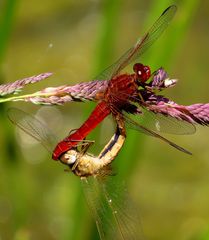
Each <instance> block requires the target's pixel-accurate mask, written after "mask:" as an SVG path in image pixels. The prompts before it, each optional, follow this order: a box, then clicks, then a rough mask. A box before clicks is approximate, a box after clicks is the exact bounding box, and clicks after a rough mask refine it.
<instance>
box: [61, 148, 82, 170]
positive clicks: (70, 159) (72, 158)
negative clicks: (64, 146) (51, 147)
mask: <svg viewBox="0 0 209 240" xmlns="http://www.w3.org/2000/svg"><path fill="white" fill-rule="evenodd" d="M77 158H78V152H77V151H76V150H69V151H67V152H66V153H64V154H63V155H62V156H61V157H60V161H61V162H62V163H64V164H66V165H69V166H70V165H73V164H74V163H75V162H76V161H77Z"/></svg>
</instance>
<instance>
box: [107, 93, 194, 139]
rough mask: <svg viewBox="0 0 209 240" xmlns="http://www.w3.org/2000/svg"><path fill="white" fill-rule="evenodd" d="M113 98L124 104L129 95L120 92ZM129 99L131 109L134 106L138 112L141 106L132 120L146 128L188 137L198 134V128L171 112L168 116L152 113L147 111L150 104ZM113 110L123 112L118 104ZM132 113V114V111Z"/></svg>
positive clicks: (137, 99) (134, 98) (132, 97)
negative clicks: (172, 114)
mask: <svg viewBox="0 0 209 240" xmlns="http://www.w3.org/2000/svg"><path fill="white" fill-rule="evenodd" d="M111 97H112V99H113V101H115V102H116V103H117V102H119V103H120V102H124V101H125V100H126V99H127V94H126V93H123V92H118V94H117V95H115V94H114V93H111ZM128 98H129V99H130V100H129V102H127V104H128V105H129V106H130V107H131V106H133V107H135V108H134V109H135V110H136V109H138V105H139V106H140V108H139V109H138V110H139V112H138V111H137V114H136V113H135V112H133V113H134V114H132V118H133V119H134V120H136V122H137V123H139V124H141V125H143V126H144V127H147V128H149V129H151V130H153V131H157V132H162V133H169V134H175V135H188V134H194V133H195V132H196V127H195V126H194V124H192V123H190V122H187V121H186V120H183V119H181V120H180V118H175V117H174V116H170V115H169V112H168V113H167V114H162V113H155V112H152V111H150V110H148V109H147V108H149V105H148V104H146V103H143V105H141V103H140V101H141V100H140V99H139V98H138V97H134V96H130V97H128ZM124 99H125V100H124ZM113 108H114V109H116V111H117V112H120V111H121V110H120V109H119V108H117V105H116V104H114V107H113ZM130 109H131V108H129V107H128V108H127V109H126V110H127V111H129V110H130ZM130 113H132V112H131V111H130ZM122 114H123V113H122Z"/></svg>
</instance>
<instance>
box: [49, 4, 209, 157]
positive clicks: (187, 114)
mask: <svg viewBox="0 0 209 240" xmlns="http://www.w3.org/2000/svg"><path fill="white" fill-rule="evenodd" d="M176 10H177V7H176V6H175V5H172V6H170V7H168V8H167V9H166V10H165V11H164V12H163V13H162V15H161V16H160V17H159V18H158V19H157V21H156V22H155V23H154V24H153V26H152V27H151V28H150V30H149V31H148V32H147V33H146V34H145V35H144V36H143V37H142V38H141V39H140V40H138V41H137V42H136V44H135V45H134V46H133V47H132V48H130V49H129V50H128V51H127V52H125V53H124V54H123V55H122V56H121V57H120V58H119V59H118V60H117V61H116V62H115V63H114V64H113V65H111V66H110V67H108V68H107V69H105V70H104V71H103V72H102V73H101V75H99V77H97V78H96V79H97V80H103V81H101V82H100V83H99V82H98V81H92V82H90V83H89V86H88V83H87V84H86V86H88V87H89V91H91V92H94V90H96V93H94V94H92V95H93V97H92V98H90V97H87V99H91V100H92V99H93V100H95V101H99V103H98V105H97V106H96V108H95V109H94V110H93V112H92V113H91V115H90V116H89V118H88V119H87V120H86V121H85V122H84V124H83V125H82V126H81V127H80V128H79V129H78V130H77V131H76V132H74V133H73V134H70V135H69V136H67V137H66V138H65V139H64V140H63V141H61V142H59V143H58V144H57V146H56V148H55V149H54V151H53V156H52V157H53V159H54V160H57V159H59V158H60V156H61V155H63V154H64V153H65V152H66V151H68V150H69V149H71V148H72V147H73V146H75V145H76V144H77V143H78V142H79V141H82V140H83V139H85V137H86V136H87V135H88V134H89V133H90V132H91V131H92V130H93V129H94V128H95V127H96V126H97V125H98V124H99V123H100V122H101V121H103V119H104V118H106V117H107V116H108V115H109V114H112V115H113V116H114V118H115V119H116V120H117V119H119V117H121V116H123V119H124V120H125V121H126V122H127V123H128V125H131V127H132V128H134V129H136V130H138V131H141V132H143V133H146V134H148V135H151V136H153V137H156V138H159V139H161V140H163V141H164V142H166V143H168V144H170V145H171V146H173V147H175V148H176V149H178V150H180V151H182V152H185V153H187V154H191V153H190V152H189V151H187V150H186V149H184V148H182V147H180V146H178V145H176V144H175V143H173V142H171V141H169V140H167V139H166V138H164V137H162V136H161V135H159V134H157V133H156V132H154V131H152V130H151V129H150V128H148V127H149V126H151V127H152V128H154V130H155V131H162V132H163V131H164V132H172V133H176V134H191V133H194V132H195V127H194V125H193V124H194V123H199V124H208V118H207V119H206V120H205V119H199V117H200V116H199V115H198V117H196V116H195V111H194V109H193V108H192V107H193V106H195V105H191V106H182V105H178V104H176V103H174V102H172V101H170V100H169V99H166V98H163V97H162V96H159V95H156V94H155V90H156V89H158V90H162V89H163V88H166V81H167V78H166V76H164V75H166V73H165V72H164V71H163V69H159V70H158V71H157V73H154V74H153V75H151V70H150V68H149V66H144V65H143V64H141V63H135V64H134V66H133V70H134V73H133V74H126V73H125V74H121V71H122V70H123V69H124V68H125V67H126V66H127V65H128V64H130V63H131V62H134V61H135V60H136V59H137V58H138V57H140V56H141V55H142V54H143V53H144V52H145V51H146V50H147V49H148V48H149V47H150V46H151V45H152V44H153V43H154V42H155V41H156V40H157V39H158V38H159V37H160V35H161V34H162V33H163V32H164V30H165V29H166V28H167V26H168V25H169V23H170V21H171V20H172V18H173V17H174V15H175V12H176ZM153 76H154V77H153ZM158 78H159V79H160V80H159V79H158ZM149 79H151V80H150V82H149V83H148V80H149ZM156 82H157V84H156ZM160 82H163V83H164V86H163V87H162V88H161V86H160ZM168 82H169V81H168ZM175 82H176V81H175V80H173V81H172V80H170V82H169V84H168V85H169V86H170V85H174V84H175ZM81 85H82V86H85V83H81V84H80V85H79V84H78V85H77V86H75V89H76V87H78V86H79V87H80V86H81ZM97 85H100V89H95V86H97ZM82 86H81V88H82ZM91 89H92V90H91ZM78 95H79V94H78ZM81 95H82V93H81V94H80V97H79V99H82V96H81ZM72 96H73V95H72ZM84 98H85V97H84ZM74 99H75V100H76V99H78V98H76V97H75V98H74ZM136 104H138V106H139V107H140V108H139V107H137V106H136ZM198 107H199V106H197V105H196V109H195V110H197V108H198ZM206 107H207V108H208V105H207V106H206ZM206 107H205V108H206ZM205 108H204V110H205ZM146 110H148V111H146ZM192 110H193V112H192ZM122 112H123V113H122ZM124 112H126V113H132V114H135V115H136V114H140V115H141V116H143V115H151V117H149V119H154V121H152V123H151V124H150V125H147V126H146V125H144V126H142V125H140V124H139V123H138V122H134V121H133V120H131V119H130V118H129V117H128V116H127V115H125V114H124ZM151 113H154V114H151ZM122 114H123V115H122ZM155 114H156V115H159V116H158V117H155V116H154V115H155ZM207 116H208V113H207ZM177 120H181V123H180V122H178V121H177ZM149 122H150V120H149ZM168 125H169V127H168V128H167V127H166V126H168ZM124 132H125V129H124Z"/></svg>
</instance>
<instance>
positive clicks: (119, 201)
mask: <svg viewBox="0 0 209 240" xmlns="http://www.w3.org/2000/svg"><path fill="white" fill-rule="evenodd" d="M116 178H117V176H107V177H106V178H105V180H104V179H103V178H102V180H100V179H98V178H97V177H96V178H94V177H90V178H89V177H88V178H86V179H83V180H82V184H83V187H84V192H85V196H86V199H87V202H88V205H89V207H90V210H91V212H92V214H93V217H94V219H95V222H96V225H97V229H98V232H99V236H100V238H101V239H102V240H109V239H117V240H125V239H126V240H141V239H144V237H143V233H142V229H141V223H140V220H139V217H138V215H137V211H136V208H134V207H133V204H132V201H131V200H130V196H128V193H127V191H126V190H125V188H124V186H122V183H121V180H116Z"/></svg>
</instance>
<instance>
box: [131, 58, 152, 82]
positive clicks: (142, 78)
mask: <svg viewBox="0 0 209 240" xmlns="http://www.w3.org/2000/svg"><path fill="white" fill-rule="evenodd" d="M133 70H134V72H135V73H136V77H137V80H138V81H139V82H142V83H144V82H146V81H147V80H148V79H149V78H150V76H151V70H150V67H149V66H145V65H143V64H142V63H135V64H134V66H133Z"/></svg>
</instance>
